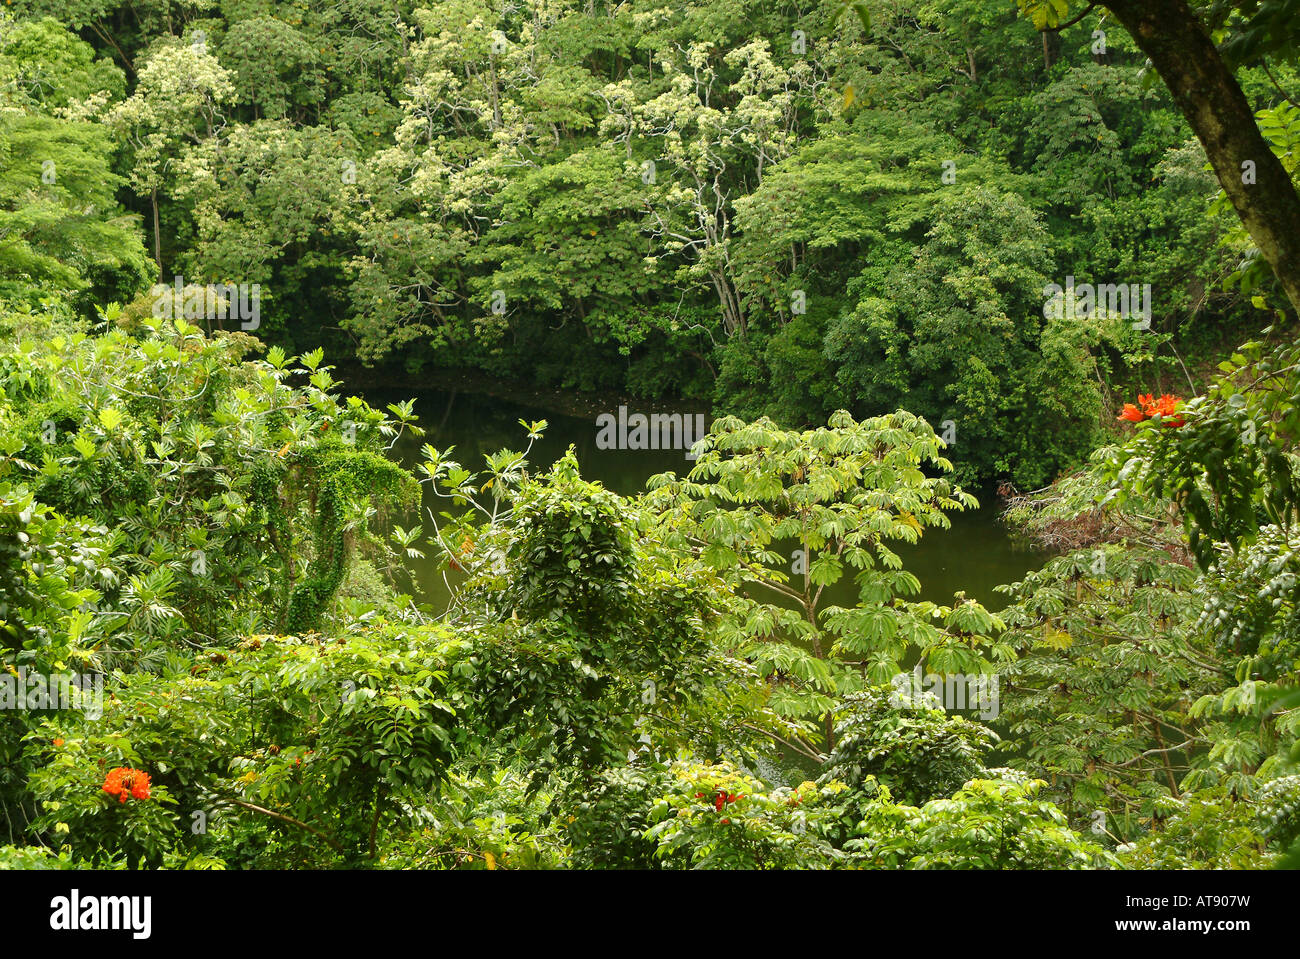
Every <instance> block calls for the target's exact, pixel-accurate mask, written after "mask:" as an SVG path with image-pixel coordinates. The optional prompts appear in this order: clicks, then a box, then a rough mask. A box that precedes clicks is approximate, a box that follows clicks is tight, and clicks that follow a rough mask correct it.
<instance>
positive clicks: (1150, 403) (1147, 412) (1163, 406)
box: [1116, 393, 1183, 427]
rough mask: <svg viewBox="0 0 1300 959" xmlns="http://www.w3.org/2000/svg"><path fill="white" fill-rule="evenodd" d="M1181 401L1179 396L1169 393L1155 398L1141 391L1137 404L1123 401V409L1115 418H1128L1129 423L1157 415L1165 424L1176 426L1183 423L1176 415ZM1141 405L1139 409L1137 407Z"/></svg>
mask: <svg viewBox="0 0 1300 959" xmlns="http://www.w3.org/2000/svg"><path fill="white" fill-rule="evenodd" d="M1182 404H1183V401H1182V399H1181V398H1180V397H1177V396H1174V395H1172V394H1170V393H1162V394H1161V395H1160V398H1159V399H1156V398H1155V397H1154V396H1152V395H1151V394H1150V393H1143V394H1141V395H1140V396H1138V405H1137V406H1135V405H1133V404H1132V403H1125V404H1124V409H1123V410H1122V411H1121V412H1120V414H1119V416H1117V417H1116V419H1121V420H1128V421H1129V422H1130V423H1141V422H1142V421H1143V420H1145V419H1146V418H1147V417H1149V416H1159V417H1160V418H1161V420H1162V421H1163V422H1164V425H1165V426H1173V427H1178V426H1182V425H1183V418H1182V417H1181V416H1176V415H1175V413H1176V412H1177V410H1178V407H1180V406H1182ZM1139 406H1140V407H1141V409H1139V408H1138V407H1139Z"/></svg>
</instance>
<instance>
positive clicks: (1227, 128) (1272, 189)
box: [1106, 0, 1300, 312]
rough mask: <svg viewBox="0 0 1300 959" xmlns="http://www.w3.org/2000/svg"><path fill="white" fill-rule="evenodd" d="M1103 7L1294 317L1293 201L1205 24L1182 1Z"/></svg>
mask: <svg viewBox="0 0 1300 959" xmlns="http://www.w3.org/2000/svg"><path fill="white" fill-rule="evenodd" d="M1106 6H1107V7H1108V8H1110V10H1111V12H1112V13H1114V14H1115V17H1116V19H1118V20H1119V22H1120V23H1122V24H1123V25H1124V27H1125V29H1127V30H1128V32H1129V33H1130V34H1131V35H1132V37H1133V39H1134V40H1135V41H1136V42H1137V45H1138V47H1140V48H1141V50H1142V52H1143V53H1145V54H1146V55H1147V56H1148V57H1149V58H1150V59H1151V63H1152V64H1153V65H1154V66H1155V68H1156V72H1157V73H1159V74H1160V77H1161V79H1163V80H1164V81H1165V84H1166V85H1167V86H1168V87H1169V92H1170V93H1172V94H1173V97H1174V102H1175V103H1177V104H1178V107H1179V109H1180V110H1182V111H1183V116H1185V117H1186V118H1187V122H1188V123H1189V124H1190V125H1191V127H1192V130H1193V132H1194V133H1195V134H1196V137H1197V139H1199V140H1200V141H1201V143H1202V145H1204V147H1205V153H1206V155H1207V156H1208V157H1209V158H1210V163H1211V165H1212V166H1213V167H1214V172H1215V174H1216V175H1217V176H1218V178H1219V183H1220V185H1221V186H1222V187H1223V191H1224V193H1226V194H1227V195H1228V199H1229V200H1230V201H1232V205H1233V207H1234V208H1236V210H1237V215H1238V216H1239V217H1241V222H1242V223H1243V224H1244V225H1245V227H1246V229H1247V231H1249V233H1250V236H1251V239H1253V240H1254V241H1255V244H1256V245H1257V246H1258V247H1259V251H1260V253H1261V254H1263V256H1264V259H1265V260H1267V261H1268V265H1269V266H1271V267H1272V268H1273V272H1274V273H1275V274H1276V275H1277V278H1278V281H1279V282H1280V283H1281V284H1282V289H1283V290H1285V291H1286V295H1287V298H1288V299H1289V300H1290V301H1291V304H1292V306H1294V307H1295V309H1296V310H1297V312H1300V196H1298V195H1297V194H1296V191H1295V187H1294V186H1293V185H1292V183H1291V178H1290V177H1289V176H1287V172H1286V170H1285V169H1284V168H1283V167H1282V164H1281V162H1280V161H1279V160H1278V158H1277V157H1276V156H1274V155H1273V151H1272V150H1270V149H1269V148H1268V143H1267V142H1265V140H1264V137H1263V135H1262V134H1261V133H1260V132H1259V127H1258V126H1257V125H1256V124H1255V114H1254V112H1253V111H1252V110H1251V109H1250V104H1249V103H1248V102H1247V101H1246V96H1245V94H1243V93H1242V92H1241V86H1240V85H1239V84H1238V83H1237V79H1236V77H1234V76H1233V74H1232V71H1231V70H1229V69H1228V65H1227V64H1226V63H1224V62H1223V58H1222V57H1221V56H1219V51H1218V49H1217V48H1216V47H1215V46H1214V41H1213V40H1212V39H1210V34H1209V31H1208V30H1207V29H1206V27H1205V24H1204V23H1202V22H1201V19H1200V17H1198V16H1197V15H1196V14H1195V13H1194V12H1193V11H1192V10H1191V8H1190V7H1189V6H1188V5H1187V2H1186V0H1111V2H1108V3H1107V4H1106ZM1247 161H1250V162H1253V163H1254V164H1255V183H1254V184H1247V183H1244V182H1242V180H1243V177H1242V174H1243V166H1242V165H1243V164H1244V163H1246V162H1247Z"/></svg>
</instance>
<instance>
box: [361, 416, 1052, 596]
mask: <svg viewBox="0 0 1300 959" xmlns="http://www.w3.org/2000/svg"><path fill="white" fill-rule="evenodd" d="M364 396H365V398H366V400H367V401H368V402H369V403H371V405H373V406H376V407H377V408H380V409H382V408H384V407H385V406H386V405H387V404H388V403H391V402H395V401H398V400H402V399H408V398H412V397H413V398H414V399H415V410H416V412H417V413H418V414H419V417H420V420H419V422H420V425H421V426H422V427H423V428H424V429H425V430H426V435H425V436H424V437H422V438H418V439H417V438H415V437H405V438H403V440H402V441H401V442H399V443H398V444H397V446H396V447H394V450H393V452H394V453H395V454H396V455H397V456H398V457H399V458H400V459H401V461H402V462H403V463H404V464H405V465H406V466H407V467H408V468H412V469H413V468H415V467H416V466H418V464H419V463H420V462H421V460H422V458H423V457H422V456H421V454H420V449H421V447H422V446H423V445H424V444H425V443H429V444H431V445H432V446H434V447H436V448H437V449H439V450H443V451H445V450H446V449H447V448H448V447H451V446H454V447H455V451H454V452H453V453H452V454H451V458H453V459H455V460H456V461H457V462H459V463H460V464H461V465H462V466H464V467H465V468H466V469H469V470H471V471H478V470H481V469H482V468H483V456H484V454H487V453H495V452H498V451H500V450H502V449H511V450H523V449H524V448H525V447H526V446H527V445H528V438H527V435H526V432H525V430H524V428H523V427H521V426H520V425H519V420H521V419H524V420H529V421H533V420H541V419H545V420H546V421H547V422H548V424H549V425H548V427H547V430H546V432H545V434H544V435H543V437H542V439H541V440H539V441H538V442H537V443H536V444H535V445H534V446H533V449H532V452H531V454H530V456H529V460H530V468H531V470H532V471H533V472H534V473H536V472H539V471H541V470H544V469H546V468H547V467H549V466H550V465H551V464H552V463H553V462H555V460H556V459H558V458H559V457H560V456H561V455H563V453H564V451H565V450H566V449H567V448H568V447H569V445H570V444H572V445H573V447H574V448H575V451H576V453H577V457H578V463H579V464H580V467H581V470H582V475H583V476H584V477H585V478H587V479H591V480H599V481H600V482H601V483H603V484H604V485H605V486H606V487H607V488H609V489H611V490H613V491H614V492H616V493H620V494H623V495H631V494H634V493H637V492H640V491H641V490H643V489H644V487H645V481H646V480H647V479H648V478H649V477H651V476H654V475H655V474H657V473H663V472H667V471H669V470H672V471H674V472H676V473H678V474H679V475H684V474H685V473H687V472H688V471H689V470H690V468H691V466H692V465H693V462H692V461H691V460H688V459H686V456H685V454H684V453H683V452H682V451H681V450H627V449H600V448H598V446H597V443H596V437H597V432H598V430H597V426H596V416H595V415H591V416H588V417H584V418H579V417H576V416H569V415H556V414H554V413H551V412H548V411H546V410H543V409H541V408H540V407H538V406H532V405H528V404H524V403H520V402H517V401H511V400H504V399H501V398H498V397H492V396H487V395H484V394H479V393H455V392H447V391H442V390H426V391H422V392H419V393H412V392H410V391H406V392H398V391H387V390H366V391H364ZM615 409H616V406H615V404H611V409H610V412H614V411H615ZM417 475H422V474H417ZM425 488H426V495H425V502H424V505H425V506H427V507H430V508H432V509H433V510H434V511H435V513H436V512H439V511H441V510H445V509H446V508H447V501H446V500H445V499H444V500H438V499H437V498H436V497H434V496H433V495H432V494H431V493H429V492H428V487H427V485H426V487H425ZM984 502H985V503H986V505H982V506H981V507H980V508H979V509H977V510H971V511H968V512H965V513H958V512H954V513H951V514H949V518H950V519H951V520H952V528H951V529H948V530H938V529H934V530H928V531H927V532H926V533H925V535H924V536H923V537H922V539H921V541H920V543H918V544H917V545H916V546H907V545H901V546H898V547H896V548H897V549H898V552H899V554H900V556H901V557H902V558H903V562H904V567H905V568H906V569H907V570H908V571H909V572H911V573H912V574H913V575H915V576H916V577H917V579H919V580H920V582H921V594H920V596H919V597H918V598H920V599H928V600H931V601H933V602H936V603H943V604H945V605H947V604H950V603H951V601H952V596H953V593H954V592H956V591H959V590H961V591H964V592H965V593H966V595H967V596H968V597H969V598H971V599H976V600H978V601H979V602H981V603H983V604H984V605H985V606H986V607H987V608H989V609H991V610H998V609H1001V608H1002V607H1004V606H1005V605H1006V598H1005V597H1004V596H1002V595H1001V594H999V593H995V592H994V591H993V587H994V586H997V585H999V584H1001V583H1010V582H1015V581H1016V580H1018V579H1020V578H1021V577H1023V575H1024V574H1025V573H1026V572H1027V571H1029V570H1032V569H1037V568H1038V567H1039V566H1041V565H1042V564H1043V563H1044V562H1045V561H1046V560H1047V559H1049V558H1050V557H1051V555H1052V554H1051V553H1048V552H1044V551H1042V550H1038V549H1034V548H1031V547H1028V546H1026V545H1025V544H1024V543H1022V542H1018V541H1017V540H1016V539H1015V538H1014V537H1012V536H1011V535H1010V533H1009V531H1008V530H1007V529H1006V527H1004V526H1003V525H1002V523H1001V522H1000V521H999V519H998V511H997V504H996V503H995V502H993V500H992V497H991V495H990V496H989V497H987V498H986V499H985V501H984ZM421 519H422V522H423V525H424V528H425V530H426V532H428V531H429V530H430V525H429V522H428V516H427V514H422V517H421ZM408 562H409V565H410V566H411V567H412V575H413V578H414V584H413V585H414V587H415V589H416V591H417V593H418V598H419V599H421V600H423V601H425V602H428V603H431V604H433V605H434V606H435V608H438V607H440V606H441V605H442V602H443V601H444V600H445V598H446V587H445V586H444V585H443V583H442V580H441V578H440V577H439V576H437V575H435V571H436V563H435V562H434V560H433V559H432V558H429V559H427V560H424V561H419V560H412V561H408ZM837 586H838V588H836V589H834V590H828V595H825V596H824V597H823V606H826V605H832V604H838V605H846V606H847V605H854V604H855V603H856V590H855V588H854V586H853V584H852V580H851V578H850V577H847V576H846V577H845V578H844V579H843V580H841V582H840V583H839V584H837Z"/></svg>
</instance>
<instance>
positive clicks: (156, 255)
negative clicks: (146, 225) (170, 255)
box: [150, 190, 162, 280]
mask: <svg viewBox="0 0 1300 959" xmlns="http://www.w3.org/2000/svg"><path fill="white" fill-rule="evenodd" d="M150 200H151V201H152V203H153V259H154V262H155V263H157V264H158V279H159V280H161V279H162V231H161V230H160V229H159V227H158V191H157V190H154V191H152V192H151V194H150Z"/></svg>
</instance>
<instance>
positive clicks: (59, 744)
mask: <svg viewBox="0 0 1300 959" xmlns="http://www.w3.org/2000/svg"><path fill="white" fill-rule="evenodd" d="M54 745H55V746H56V747H57V746H62V745H63V740H62V739H56V740H54Z"/></svg>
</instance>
